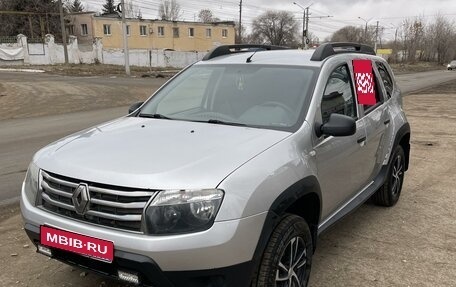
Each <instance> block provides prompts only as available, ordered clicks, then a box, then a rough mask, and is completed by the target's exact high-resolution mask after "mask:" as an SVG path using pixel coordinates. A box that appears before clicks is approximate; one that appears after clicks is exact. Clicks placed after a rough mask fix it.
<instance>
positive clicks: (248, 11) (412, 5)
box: [83, 0, 456, 40]
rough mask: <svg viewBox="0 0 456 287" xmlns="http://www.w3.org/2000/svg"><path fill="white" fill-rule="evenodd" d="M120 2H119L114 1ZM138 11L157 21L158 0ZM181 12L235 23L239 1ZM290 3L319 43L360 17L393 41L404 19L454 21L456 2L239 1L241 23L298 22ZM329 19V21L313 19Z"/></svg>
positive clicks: (194, 3) (202, 1)
mask: <svg viewBox="0 0 456 287" xmlns="http://www.w3.org/2000/svg"><path fill="white" fill-rule="evenodd" d="M117 1H118V2H120V0H117ZM132 1H133V4H135V5H136V6H138V7H139V8H140V9H141V12H142V14H143V18H153V19H155V18H157V15H158V6H159V3H160V2H161V0H132ZM177 1H178V2H179V3H180V5H181V7H182V10H183V15H182V17H183V20H186V21H194V20H197V15H198V11H199V10H201V9H206V8H207V9H211V10H212V11H213V13H214V15H215V16H216V17H218V18H220V19H222V20H237V19H238V17H239V0H177ZM293 1H296V2H297V3H299V4H301V5H302V6H303V7H306V6H308V5H310V4H312V5H311V7H310V13H311V15H310V17H312V18H311V19H310V21H309V31H310V32H312V33H314V34H315V35H317V36H318V37H319V38H320V39H321V40H323V39H324V38H325V37H327V36H328V35H330V34H332V33H333V32H334V31H336V30H338V29H339V28H341V27H343V26H346V25H357V26H361V25H363V26H364V25H365V22H363V21H362V20H360V19H358V17H362V18H364V19H366V20H370V21H369V25H375V24H376V21H377V20H378V21H379V23H380V26H383V27H385V30H384V38H387V39H392V38H394V32H395V28H393V27H394V26H395V27H397V26H400V25H401V23H402V21H403V20H404V19H406V18H411V17H414V16H422V17H423V18H424V19H425V20H427V21H432V19H433V17H435V15H436V14H438V13H441V14H443V15H445V16H446V17H448V19H450V20H452V21H455V20H456V0H395V1H393V0H377V1H373V0H365V1H361V0H354V1H353V0H351V1H349V0H315V1H312V0H289V1H282V0H280V1H279V0H243V24H245V25H247V26H250V25H251V23H252V19H253V18H254V17H256V16H258V15H260V14H261V13H264V12H265V11H267V10H271V9H272V10H286V11H290V12H292V13H294V15H295V17H296V19H297V20H298V21H299V22H300V23H302V17H303V14H302V9H301V8H300V7H298V6H297V5H294V4H293ZM83 2H85V6H86V7H87V8H89V9H90V10H94V11H99V10H100V9H101V4H102V3H104V2H105V1H104V0H83ZM323 16H332V17H331V18H317V17H323Z"/></svg>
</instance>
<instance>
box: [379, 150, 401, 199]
mask: <svg viewBox="0 0 456 287" xmlns="http://www.w3.org/2000/svg"><path fill="white" fill-rule="evenodd" d="M404 173H405V154H404V149H403V148H402V147H401V146H400V145H398V146H397V147H396V148H395V149H394V152H393V157H392V158H391V162H390V166H389V168H388V175H387V178H386V181H385V183H384V184H383V185H382V187H380V189H379V190H378V191H377V192H376V193H375V194H374V196H373V200H374V202H375V203H376V204H377V205H381V206H388V207H390V206H393V205H395V204H396V203H397V201H398V200H399V197H400V195H401V191H402V183H403V182H404Z"/></svg>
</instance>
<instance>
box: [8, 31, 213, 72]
mask: <svg viewBox="0 0 456 287" xmlns="http://www.w3.org/2000/svg"><path fill="white" fill-rule="evenodd" d="M7 45H9V46H11V45H14V46H15V47H23V50H24V53H23V57H22V58H21V59H15V60H14V61H13V60H11V61H4V60H0V64H2V65H24V64H25V65H53V64H63V63H65V57H64V49H63V45H61V44H57V43H55V41H54V36H52V35H46V37H45V41H44V43H27V38H26V37H25V36H23V35H19V36H18V43H17V44H7ZM4 46H5V47H6V45H3V44H0V48H1V47H4ZM10 48H12V47H10ZM67 49H68V61H69V63H71V64H93V63H102V64H112V65H124V52H123V49H105V48H104V47H103V43H102V39H100V38H96V39H95V40H94V42H93V44H92V45H91V46H90V45H87V44H86V45H83V46H79V44H78V40H77V38H76V37H75V36H70V38H69V43H68V45H67ZM205 54H206V53H205V52H178V51H167V50H159V49H130V50H129V59H130V65H132V66H141V67H176V68H183V67H186V66H188V65H189V64H192V63H194V62H196V61H199V60H201V59H202V58H203V57H204V55H205Z"/></svg>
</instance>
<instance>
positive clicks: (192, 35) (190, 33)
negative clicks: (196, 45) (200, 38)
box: [188, 28, 195, 37]
mask: <svg viewBox="0 0 456 287" xmlns="http://www.w3.org/2000/svg"><path fill="white" fill-rule="evenodd" d="M188 36H189V37H195V28H188Z"/></svg>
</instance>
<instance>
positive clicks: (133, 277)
mask: <svg viewBox="0 0 456 287" xmlns="http://www.w3.org/2000/svg"><path fill="white" fill-rule="evenodd" d="M117 274H118V276H119V279H120V280H123V281H126V282H129V283H134V284H139V277H138V275H137V274H135V273H129V272H125V271H120V270H118V271H117Z"/></svg>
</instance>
